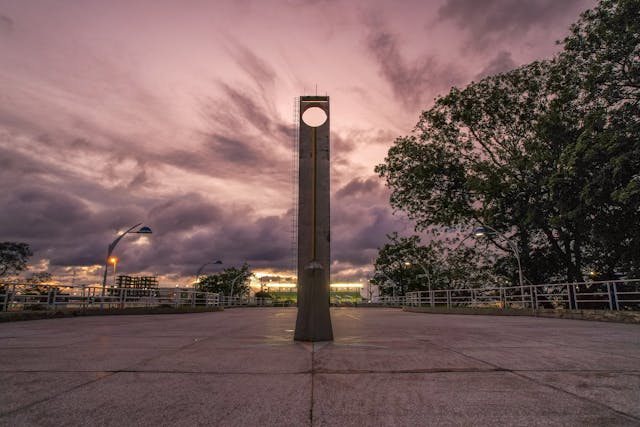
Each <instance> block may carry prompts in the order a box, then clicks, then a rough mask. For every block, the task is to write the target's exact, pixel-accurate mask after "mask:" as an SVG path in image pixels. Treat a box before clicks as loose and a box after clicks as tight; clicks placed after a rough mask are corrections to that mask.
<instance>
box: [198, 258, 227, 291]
mask: <svg viewBox="0 0 640 427" xmlns="http://www.w3.org/2000/svg"><path fill="white" fill-rule="evenodd" d="M212 264H222V261H220V260H219V259H218V260H215V261H212V262H205V263H204V264H202V265H201V266H200V268H199V269H198V271H197V272H196V281H195V282H194V284H193V287H194V288H195V287H196V286H197V284H198V281H199V280H200V273H202V270H204V268H205V267H206V266H207V265H212Z"/></svg>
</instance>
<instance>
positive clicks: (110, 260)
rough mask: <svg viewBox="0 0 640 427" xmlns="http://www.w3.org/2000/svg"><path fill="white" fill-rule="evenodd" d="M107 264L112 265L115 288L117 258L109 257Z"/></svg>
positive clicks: (114, 285)
mask: <svg viewBox="0 0 640 427" xmlns="http://www.w3.org/2000/svg"><path fill="white" fill-rule="evenodd" d="M109 262H110V263H111V264H113V287H114V288H115V287H116V277H117V276H116V266H117V265H118V258H116V257H114V256H112V257H109Z"/></svg>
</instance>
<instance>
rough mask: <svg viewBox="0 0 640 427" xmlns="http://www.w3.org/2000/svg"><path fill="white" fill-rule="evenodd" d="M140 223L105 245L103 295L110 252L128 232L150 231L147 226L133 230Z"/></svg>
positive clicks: (148, 232) (142, 232)
mask: <svg viewBox="0 0 640 427" xmlns="http://www.w3.org/2000/svg"><path fill="white" fill-rule="evenodd" d="M140 225H142V223H141V222H140V223H138V224H136V225H134V226H133V227H131V228H129V229H128V230H127V231H125V232H124V233H122V234H120V235H119V236H118V237H117V238H116V239H115V240H114V241H113V242H111V244H110V245H109V246H108V247H107V257H106V261H105V264H104V277H103V278H102V296H104V288H105V287H106V286H107V268H108V267H109V258H110V257H111V254H112V253H113V250H114V249H115V248H116V246H117V244H118V242H120V240H121V239H122V238H123V237H124V236H125V235H127V234H129V233H133V234H151V233H152V231H151V229H150V228H149V227H146V226H145V227H140V229H139V230H138V231H133V229H134V228H136V227H139V226H140ZM114 274H115V264H114Z"/></svg>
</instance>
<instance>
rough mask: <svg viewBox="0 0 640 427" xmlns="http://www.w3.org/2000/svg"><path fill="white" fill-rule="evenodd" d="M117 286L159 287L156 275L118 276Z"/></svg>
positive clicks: (132, 287) (133, 287)
mask: <svg viewBox="0 0 640 427" xmlns="http://www.w3.org/2000/svg"><path fill="white" fill-rule="evenodd" d="M116 285H117V286H116V287H118V288H130V289H158V278H157V277H156V276H124V275H122V276H118V277H117V278H116Z"/></svg>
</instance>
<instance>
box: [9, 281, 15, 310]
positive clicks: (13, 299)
mask: <svg viewBox="0 0 640 427" xmlns="http://www.w3.org/2000/svg"><path fill="white" fill-rule="evenodd" d="M15 300H16V284H15V283H14V284H13V285H12V287H11V302H10V303H9V305H11V306H13V302H14V301H15Z"/></svg>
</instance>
